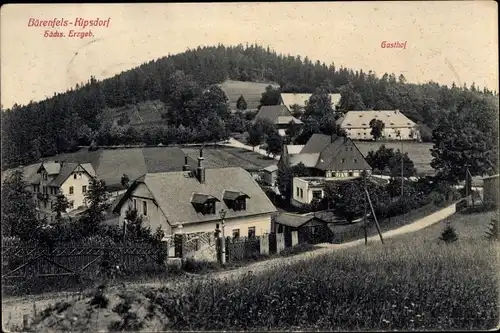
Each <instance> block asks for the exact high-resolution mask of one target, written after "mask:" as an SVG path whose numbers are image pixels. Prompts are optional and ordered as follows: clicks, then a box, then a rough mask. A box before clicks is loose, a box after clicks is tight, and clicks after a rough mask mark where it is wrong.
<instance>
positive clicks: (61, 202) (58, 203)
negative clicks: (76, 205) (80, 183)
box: [52, 193, 69, 222]
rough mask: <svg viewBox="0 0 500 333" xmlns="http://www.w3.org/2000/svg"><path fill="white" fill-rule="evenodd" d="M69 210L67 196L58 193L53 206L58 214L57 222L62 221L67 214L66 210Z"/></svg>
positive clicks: (53, 209)
mask: <svg viewBox="0 0 500 333" xmlns="http://www.w3.org/2000/svg"><path fill="white" fill-rule="evenodd" d="M68 208H69V201H68V199H67V198H66V196H65V195H64V194H62V193H58V194H57V196H56V200H55V201H54V203H53V204H52V211H53V212H54V213H56V221H58V222H59V221H61V219H62V214H63V213H66V210H67V209H68Z"/></svg>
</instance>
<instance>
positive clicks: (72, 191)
mask: <svg viewBox="0 0 500 333" xmlns="http://www.w3.org/2000/svg"><path fill="white" fill-rule="evenodd" d="M74 192H75V188H74V187H73V186H70V187H69V194H73V193H74Z"/></svg>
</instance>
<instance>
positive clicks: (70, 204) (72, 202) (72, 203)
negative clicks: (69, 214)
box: [69, 200, 75, 209]
mask: <svg viewBox="0 0 500 333" xmlns="http://www.w3.org/2000/svg"><path fill="white" fill-rule="evenodd" d="M69 208H71V209H73V208H75V202H74V201H73V200H71V201H70V202H69Z"/></svg>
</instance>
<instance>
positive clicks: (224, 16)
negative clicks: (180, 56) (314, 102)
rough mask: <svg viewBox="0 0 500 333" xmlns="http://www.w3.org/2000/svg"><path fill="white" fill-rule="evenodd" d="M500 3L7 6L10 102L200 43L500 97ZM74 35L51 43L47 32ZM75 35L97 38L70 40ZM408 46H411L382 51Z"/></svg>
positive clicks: (4, 78) (0, 26)
mask: <svg viewBox="0 0 500 333" xmlns="http://www.w3.org/2000/svg"><path fill="white" fill-rule="evenodd" d="M497 11H498V7H497V3H496V2H493V1H463V2H462V1H457V2H455V1H443V2H433V1H425V2H420V1H414V2H413V1H412V2H318V3H314V2H308V3H300V2H290V3H286V2H280V3H270V2H266V3H264V2H262V3H256V2H252V3H244V2H240V3H184V4H182V3H169V4H144V3H142V4H138V3H135V4H91V5H90V4H59V5H55V4H40V5H36V4H8V5H4V6H2V7H1V19H0V33H1V35H0V37H1V39H0V46H1V49H0V58H1V104H2V106H3V107H4V108H10V107H11V106H12V105H13V104H14V103H17V104H19V105H24V104H26V103H29V101H30V100H33V101H38V100H42V99H44V98H46V97H49V96H52V95H53V94H54V93H59V92H64V91H66V90H67V89H69V88H71V87H74V86H75V85H76V84H77V83H82V82H86V81H88V79H89V78H90V76H91V75H93V76H95V77H96V78H97V79H104V78H107V77H111V76H114V75H115V74H118V73H120V72H122V71H125V70H128V69H131V68H133V67H135V66H138V65H140V64H142V63H144V62H148V61H150V60H154V59H157V58H160V57H163V56H166V55H168V54H169V53H170V54H175V53H180V52H183V51H185V50H186V49H188V48H196V47H197V46H199V45H216V44H218V43H222V44H224V45H236V44H239V43H241V44H246V43H247V42H248V43H257V44H259V45H262V46H264V47H267V46H269V47H270V48H272V49H274V50H275V51H276V52H278V53H284V54H291V55H300V56H301V57H302V58H304V57H306V56H307V57H309V59H311V60H312V61H316V60H319V61H321V62H325V63H326V64H331V63H332V62H334V63H335V66H336V67H337V68H338V67H340V66H343V67H347V68H352V69H353V70H359V69H363V71H365V72H368V71H369V70H372V71H375V73H376V74H377V75H379V76H382V75H383V74H384V73H385V72H387V73H395V74H396V76H399V74H403V75H404V76H405V77H406V79H407V81H409V82H413V83H424V82H429V81H431V80H432V81H434V82H438V83H440V84H446V85H451V83H452V82H455V83H456V84H458V85H463V84H464V83H467V85H468V86H469V85H470V84H471V83H472V82H475V84H476V86H479V87H480V88H481V89H482V88H483V87H484V86H487V87H488V88H489V89H490V90H496V91H498V14H497ZM54 18H57V19H62V20H67V21H68V22H75V20H76V19H77V18H81V19H84V20H95V19H97V18H99V19H101V20H108V19H109V26H108V27H102V26H101V27H91V28H89V27H86V28H85V29H83V28H75V27H74V26H71V25H68V26H67V27H54V28H51V27H36V26H29V22H30V19H33V20H35V19H38V20H54ZM46 30H48V31H57V32H59V33H63V34H65V36H64V37H60V38H56V37H44V33H45V31H46ZM70 30H74V31H76V32H88V31H89V30H90V31H92V34H93V36H92V37H86V38H83V39H80V38H74V37H69V34H70ZM383 41H386V42H390V43H392V42H396V41H398V42H401V43H404V42H406V49H401V48H398V49H397V48H382V47H381V44H382V42H383Z"/></svg>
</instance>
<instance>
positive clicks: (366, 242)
mask: <svg viewBox="0 0 500 333" xmlns="http://www.w3.org/2000/svg"><path fill="white" fill-rule="evenodd" d="M366 177H367V176H366V175H364V177H363V179H364V186H365V191H366ZM363 198H364V206H365V213H364V215H363V223H364V228H365V245H368V230H367V227H366V195H364V196H363Z"/></svg>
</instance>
